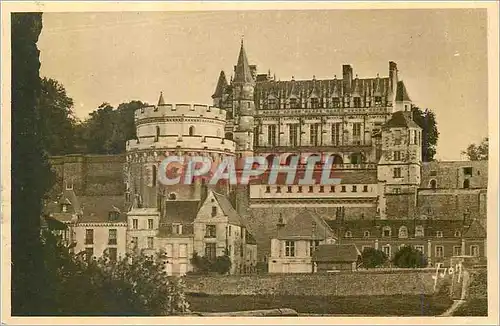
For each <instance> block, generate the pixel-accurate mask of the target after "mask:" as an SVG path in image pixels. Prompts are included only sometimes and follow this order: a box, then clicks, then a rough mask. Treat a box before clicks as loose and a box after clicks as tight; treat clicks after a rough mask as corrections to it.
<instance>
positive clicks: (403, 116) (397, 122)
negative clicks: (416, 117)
mask: <svg viewBox="0 0 500 326" xmlns="http://www.w3.org/2000/svg"><path fill="white" fill-rule="evenodd" d="M408 127H410V128H420V126H419V125H417V124H416V122H415V121H413V119H412V117H411V112H403V111H396V112H394V113H393V114H392V117H391V118H390V119H389V121H387V122H386V123H385V124H384V126H383V128H384V129H387V128H408Z"/></svg>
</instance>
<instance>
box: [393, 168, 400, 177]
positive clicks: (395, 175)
mask: <svg viewBox="0 0 500 326" xmlns="http://www.w3.org/2000/svg"><path fill="white" fill-rule="evenodd" d="M394 178H401V168H394Z"/></svg>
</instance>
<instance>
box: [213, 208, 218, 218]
mask: <svg viewBox="0 0 500 326" xmlns="http://www.w3.org/2000/svg"><path fill="white" fill-rule="evenodd" d="M216 215H217V206H212V217H214V216H216Z"/></svg>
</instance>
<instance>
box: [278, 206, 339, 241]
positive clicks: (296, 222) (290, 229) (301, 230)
mask: <svg viewBox="0 0 500 326" xmlns="http://www.w3.org/2000/svg"><path fill="white" fill-rule="evenodd" d="M333 236H334V235H333V232H332V230H331V229H330V227H329V226H328V224H327V223H326V222H325V221H324V220H323V219H322V218H320V217H318V216H316V215H315V214H313V213H311V212H309V211H306V212H304V213H301V214H298V215H296V216H295V217H294V218H293V219H292V220H290V221H287V222H286V224H285V226H283V228H282V229H280V230H278V236H277V238H278V239H280V240H299V239H302V240H303V239H305V240H325V239H326V238H329V237H333Z"/></svg>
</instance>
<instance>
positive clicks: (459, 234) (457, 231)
mask: <svg viewBox="0 0 500 326" xmlns="http://www.w3.org/2000/svg"><path fill="white" fill-rule="evenodd" d="M461 236H462V232H460V231H459V230H455V237H457V238H459V237H461Z"/></svg>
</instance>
